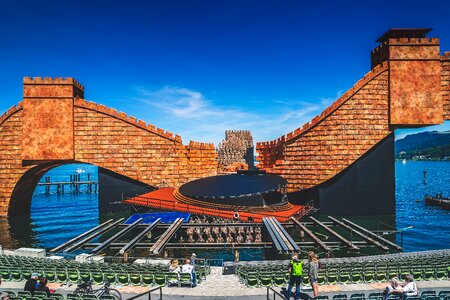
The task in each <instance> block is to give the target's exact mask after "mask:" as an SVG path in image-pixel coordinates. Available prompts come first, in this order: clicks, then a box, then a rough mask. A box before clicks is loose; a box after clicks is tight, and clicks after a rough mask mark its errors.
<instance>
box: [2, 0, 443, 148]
mask: <svg viewBox="0 0 450 300" xmlns="http://www.w3.org/2000/svg"><path fill="white" fill-rule="evenodd" d="M449 8H450V4H449V3H448V1H426V2H424V1H414V0H409V1H264V0H259V1H245V0H240V1H213V0H205V1H187V0H180V1H170V0H167V1H132V0H130V1H120V2H119V1H94V0H91V1H45V0H44V1H20V0H19V1H2V2H1V4H0V25H1V26H0V45H1V47H0V66H1V68H0V110H1V111H5V110H6V109H7V108H8V107H10V106H12V105H13V104H15V103H17V102H18V101H20V99H21V97H22V77H24V76H42V77H44V76H45V77H47V76H63V77H69V76H70V77H75V78H76V79H77V80H79V81H80V82H81V83H82V84H84V85H85V91H86V92H85V97H86V99H89V100H92V101H95V102H98V103H102V104H105V105H107V106H110V107H113V108H116V109H118V110H121V111H124V112H126V113H128V114H130V115H133V116H135V117H137V118H139V119H143V120H145V121H146V122H149V123H152V124H154V125H156V126H158V127H161V128H163V129H166V130H169V131H172V132H174V133H178V134H180V135H181V136H182V138H183V142H184V143H188V141H189V139H194V140H199V141H207V142H215V143H218V142H219V141H220V140H221V139H222V138H223V136H224V130H225V129H250V130H252V132H253V135H254V138H255V140H257V141H262V140H269V139H273V138H277V137H279V136H281V135H282V134H285V133H287V132H289V131H292V130H293V129H295V128H297V127H299V126H302V125H303V123H305V122H307V121H309V120H310V119H311V118H312V117H314V116H315V115H317V114H320V112H321V111H322V110H323V109H324V108H326V107H327V106H328V105H329V104H330V103H332V102H333V101H334V100H335V99H337V98H338V97H339V95H341V94H342V93H343V92H345V91H346V90H347V89H348V88H350V87H351V86H352V85H353V84H354V83H355V82H356V81H357V80H358V79H360V78H361V77H362V76H363V75H364V74H365V73H366V72H368V71H369V69H370V51H371V50H372V49H373V48H374V47H376V45H377V44H376V43H375V40H376V38H378V37H379V36H380V35H381V34H383V33H384V32H385V31H386V30H387V29H388V28H390V27H432V28H434V30H433V32H432V33H431V34H430V36H438V37H440V38H441V49H442V50H443V51H444V50H450V18H449V13H448V11H449ZM449 128H450V125H449V124H447V123H446V124H445V125H443V126H440V127H438V128H437V129H439V130H446V129H449ZM433 129H436V128H433ZM421 130H429V128H425V129H421ZM415 131H417V130H415ZM408 132H409V131H408ZM405 133H406V131H401V132H399V134H398V136H403V135H404V134H405Z"/></svg>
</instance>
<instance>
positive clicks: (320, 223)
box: [309, 216, 359, 250]
mask: <svg viewBox="0 0 450 300" xmlns="http://www.w3.org/2000/svg"><path fill="white" fill-rule="evenodd" d="M309 218H310V219H311V220H312V221H313V222H314V223H316V224H317V225H319V226H320V227H322V228H323V229H325V230H326V231H327V232H328V233H330V234H331V235H332V236H334V237H335V238H337V239H338V240H340V241H341V242H343V243H344V244H346V245H347V246H348V247H349V248H350V249H352V250H359V247H357V246H355V245H353V244H352V242H350V241H349V240H347V239H346V238H344V237H343V236H342V235H340V234H339V233H337V232H336V231H334V230H333V229H331V228H329V227H328V226H326V225H325V224H323V223H322V222H320V221H319V220H317V219H316V218H314V217H311V216H309Z"/></svg>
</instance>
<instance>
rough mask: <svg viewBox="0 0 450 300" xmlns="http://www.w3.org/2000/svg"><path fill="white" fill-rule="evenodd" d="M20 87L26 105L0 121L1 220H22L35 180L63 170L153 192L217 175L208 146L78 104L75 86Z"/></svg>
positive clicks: (58, 82)
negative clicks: (94, 173) (112, 176)
mask: <svg viewBox="0 0 450 300" xmlns="http://www.w3.org/2000/svg"><path fill="white" fill-rule="evenodd" d="M41 85H42V86H41ZM24 86H25V88H24V96H26V97H25V98H24V101H23V102H21V103H19V104H18V105H17V106H15V107H13V108H11V109H10V110H8V112H6V113H5V114H3V115H2V116H1V117H0V217H5V216H7V215H8V213H9V214H18V213H24V212H25V213H26V212H28V211H29V207H30V203H31V197H32V194H33V191H34V188H35V186H36V184H37V182H38V181H39V179H40V178H41V176H42V175H43V174H45V172H47V171H48V170H50V169H51V168H53V167H57V166H60V165H63V164H65V163H73V162H82V163H89V164H93V165H97V166H99V167H102V168H104V169H108V170H111V171H112V172H116V173H118V174H121V175H123V176H126V177H129V178H131V179H134V180H137V181H140V182H143V183H145V184H148V185H151V186H154V187H165V186H171V187H178V186H180V185H181V184H183V183H185V182H187V181H190V180H193V179H198V178H201V177H207V176H212V175H216V174H217V155H216V153H215V148H214V145H213V144H208V143H198V142H193V141H191V142H190V143H189V144H188V145H183V143H182V140H181V137H179V136H178V135H173V134H172V133H170V132H167V131H164V130H162V129H160V128H156V127H155V126H153V125H150V124H146V123H145V122H143V121H140V120H136V118H134V117H131V116H128V115H126V114H125V113H121V112H118V111H116V110H113V109H110V108H107V107H106V106H103V105H99V104H96V103H93V102H88V101H86V100H84V99H81V98H77V97H78V96H80V95H82V92H83V90H82V87H81V85H79V84H78V83H77V82H76V81H75V80H73V79H61V78H55V79H51V78H44V79H42V78H25V79H24ZM59 89H61V90H59ZM47 93H48V94H47ZM68 95H70V96H71V97H72V98H71V97H69V96H68ZM60 104H61V107H59V105H60ZM59 108H61V109H59ZM67 112H68V113H69V115H70V117H65V114H66V113H67ZM61 113H62V114H63V116H60V115H61ZM58 116H59V117H58ZM25 119H26V120H25ZM33 124H35V125H36V126H34V127H33Z"/></svg>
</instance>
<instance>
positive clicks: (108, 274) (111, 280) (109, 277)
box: [104, 272, 117, 284]
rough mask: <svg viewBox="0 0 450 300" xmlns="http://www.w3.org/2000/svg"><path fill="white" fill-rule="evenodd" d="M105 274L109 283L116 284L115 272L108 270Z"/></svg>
mask: <svg viewBox="0 0 450 300" xmlns="http://www.w3.org/2000/svg"><path fill="white" fill-rule="evenodd" d="M104 276H105V280H107V281H108V282H109V283H111V284H114V283H116V280H117V278H116V274H115V273H111V272H106V273H104Z"/></svg>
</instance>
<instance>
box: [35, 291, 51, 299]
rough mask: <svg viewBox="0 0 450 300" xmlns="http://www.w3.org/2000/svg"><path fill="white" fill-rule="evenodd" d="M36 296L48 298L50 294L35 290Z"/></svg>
mask: <svg viewBox="0 0 450 300" xmlns="http://www.w3.org/2000/svg"><path fill="white" fill-rule="evenodd" d="M34 297H37V298H39V299H44V298H47V297H48V296H47V293H46V292H44V291H35V292H34Z"/></svg>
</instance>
